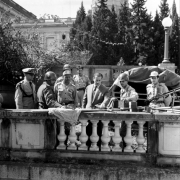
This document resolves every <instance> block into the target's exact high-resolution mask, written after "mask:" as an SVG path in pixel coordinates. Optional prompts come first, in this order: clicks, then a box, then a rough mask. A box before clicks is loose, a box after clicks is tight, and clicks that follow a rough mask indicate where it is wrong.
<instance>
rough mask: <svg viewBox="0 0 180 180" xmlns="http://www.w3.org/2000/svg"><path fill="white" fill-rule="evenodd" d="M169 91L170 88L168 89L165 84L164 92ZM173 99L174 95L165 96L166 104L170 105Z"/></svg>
mask: <svg viewBox="0 0 180 180" xmlns="http://www.w3.org/2000/svg"><path fill="white" fill-rule="evenodd" d="M167 92H169V90H168V88H167V86H165V85H164V86H163V93H167ZM171 101H172V97H171V95H170V94H169V95H167V96H165V97H164V104H165V106H169V105H170V103H171Z"/></svg>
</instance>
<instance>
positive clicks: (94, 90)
mask: <svg viewBox="0 0 180 180" xmlns="http://www.w3.org/2000/svg"><path fill="white" fill-rule="evenodd" d="M96 89H97V86H94V89H93V94H92V97H93V98H94V95H95V93H96Z"/></svg>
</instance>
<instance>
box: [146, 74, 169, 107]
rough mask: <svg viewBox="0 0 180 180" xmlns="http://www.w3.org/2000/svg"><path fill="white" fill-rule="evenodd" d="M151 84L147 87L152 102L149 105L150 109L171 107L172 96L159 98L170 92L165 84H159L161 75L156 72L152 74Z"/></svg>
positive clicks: (148, 96) (148, 97)
mask: <svg viewBox="0 0 180 180" xmlns="http://www.w3.org/2000/svg"><path fill="white" fill-rule="evenodd" d="M150 80H151V84H148V85H147V87H146V90H147V99H148V100H151V99H153V98H154V100H152V101H151V102H150V104H149V106H150V107H164V106H169V105H170V103H171V100H172V98H171V95H170V94H169V95H167V96H165V97H160V98H158V95H159V94H163V93H166V92H168V88H167V86H166V85H165V84H164V83H159V74H158V72H156V71H153V72H151V74H150Z"/></svg>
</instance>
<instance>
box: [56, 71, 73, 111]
mask: <svg viewBox="0 0 180 180" xmlns="http://www.w3.org/2000/svg"><path fill="white" fill-rule="evenodd" d="M71 80H72V75H71V70H65V71H64V72H63V81H62V82H59V83H57V84H56V85H55V86H54V91H55V94H56V95H57V101H58V102H59V103H60V104H61V105H63V106H64V107H65V108H72V109H74V108H76V106H77V91H76V87H75V85H73V84H72V83H71Z"/></svg>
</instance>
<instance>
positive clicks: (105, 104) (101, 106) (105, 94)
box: [99, 90, 110, 109]
mask: <svg viewBox="0 0 180 180" xmlns="http://www.w3.org/2000/svg"><path fill="white" fill-rule="evenodd" d="M109 101H110V93H109V92H108V90H107V91H106V92H105V93H104V100H103V102H102V103H101V104H100V106H99V108H100V109H105V108H106V107H107V105H108V104H109Z"/></svg>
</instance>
